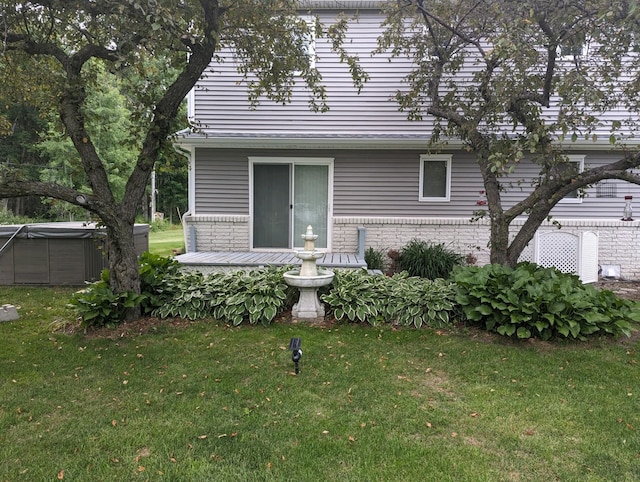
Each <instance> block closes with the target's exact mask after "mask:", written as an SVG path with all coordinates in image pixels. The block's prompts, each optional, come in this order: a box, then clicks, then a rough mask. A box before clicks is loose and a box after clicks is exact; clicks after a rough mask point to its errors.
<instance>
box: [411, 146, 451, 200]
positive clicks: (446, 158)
mask: <svg viewBox="0 0 640 482" xmlns="http://www.w3.org/2000/svg"><path fill="white" fill-rule="evenodd" d="M450 192H451V155H426V154H425V155H422V156H420V195H419V198H418V200H419V201H427V202H428V201H430V202H448V201H449V200H450Z"/></svg>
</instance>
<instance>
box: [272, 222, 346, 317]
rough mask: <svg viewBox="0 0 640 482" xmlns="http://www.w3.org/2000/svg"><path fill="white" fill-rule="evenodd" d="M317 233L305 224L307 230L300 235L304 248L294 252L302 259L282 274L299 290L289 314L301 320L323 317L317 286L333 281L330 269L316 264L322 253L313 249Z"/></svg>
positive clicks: (322, 306)
mask: <svg viewBox="0 0 640 482" xmlns="http://www.w3.org/2000/svg"><path fill="white" fill-rule="evenodd" d="M317 238H318V235H316V234H313V228H312V227H311V226H307V232H306V233H305V234H303V235H302V239H304V249H303V250H302V251H297V252H296V257H297V258H299V259H301V260H302V266H301V267H300V269H293V270H291V271H287V272H286V273H285V274H284V281H285V283H287V284H288V285H289V286H295V287H296V288H298V291H300V299H299V300H298V302H297V303H296V304H295V305H293V310H292V312H291V314H292V315H293V317H294V318H298V319H301V320H303V319H304V320H317V319H322V318H324V305H323V304H322V302H321V301H320V298H318V288H320V287H322V286H326V285H328V284H330V283H331V282H332V281H333V277H334V273H333V271H331V270H328V269H323V268H320V269H318V267H317V266H316V260H317V259H318V258H322V256H323V254H322V253H318V252H316V250H315V241H316V239H317Z"/></svg>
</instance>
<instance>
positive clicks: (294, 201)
mask: <svg viewBox="0 0 640 482" xmlns="http://www.w3.org/2000/svg"><path fill="white" fill-rule="evenodd" d="M274 161H275V160H272V159H269V160H268V161H253V162H252V173H253V182H252V193H253V200H252V203H253V211H252V215H253V220H252V228H253V247H254V248H256V249H260V248H265V249H266V248H273V249H291V248H301V247H302V246H303V244H304V241H303V239H302V238H301V235H302V234H304V233H305V231H306V229H307V226H308V225H311V226H312V227H313V232H314V234H317V235H318V239H317V240H316V247H317V248H326V247H327V245H328V236H329V229H328V228H329V198H330V193H329V176H330V163H329V162H327V161H324V160H323V161H324V162H322V163H319V162H318V161H317V160H316V161H315V162H314V161H310V160H286V161H285V160H278V162H274Z"/></svg>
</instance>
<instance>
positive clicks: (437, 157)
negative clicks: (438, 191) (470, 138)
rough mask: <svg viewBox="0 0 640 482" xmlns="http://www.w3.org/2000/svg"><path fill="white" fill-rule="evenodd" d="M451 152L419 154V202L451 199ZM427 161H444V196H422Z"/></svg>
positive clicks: (447, 200)
mask: <svg viewBox="0 0 640 482" xmlns="http://www.w3.org/2000/svg"><path fill="white" fill-rule="evenodd" d="M452 158H453V156H452V155H451V154H421V155H420V187H419V191H418V201H419V202H449V201H451V160H452ZM427 162H445V163H446V168H447V174H446V179H445V196H443V197H431V196H423V192H424V175H425V165H426V163H427Z"/></svg>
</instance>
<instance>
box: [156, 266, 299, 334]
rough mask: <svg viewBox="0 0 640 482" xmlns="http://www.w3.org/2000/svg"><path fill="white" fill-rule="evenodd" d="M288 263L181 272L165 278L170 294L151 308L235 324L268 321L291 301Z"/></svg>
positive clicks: (161, 313)
mask: <svg viewBox="0 0 640 482" xmlns="http://www.w3.org/2000/svg"><path fill="white" fill-rule="evenodd" d="M289 269H291V267H290V266H285V267H278V268H276V267H271V268H265V269H258V270H252V271H249V272H245V271H236V272H233V273H216V274H213V275H209V276H202V275H201V274H199V273H195V274H194V273H190V274H184V275H182V276H177V277H174V278H169V279H168V280H167V281H166V284H165V287H164V289H165V290H166V291H167V292H171V293H172V294H173V295H172V297H171V298H169V299H167V300H166V302H165V303H164V304H163V305H162V306H160V307H158V308H156V309H155V310H154V311H153V314H154V315H155V316H159V317H162V318H167V317H174V316H179V317H181V318H187V319H190V320H195V319H199V318H207V317H211V318H215V319H217V320H220V321H224V322H228V323H232V324H233V325H239V324H241V323H243V322H245V321H248V322H249V323H251V324H255V323H263V324H268V323H270V322H271V321H273V319H274V318H275V317H276V316H277V315H279V314H280V313H282V312H283V311H284V310H285V309H287V308H289V307H291V305H292V304H293V296H294V291H295V290H293V289H292V288H290V287H289V286H288V285H287V284H286V283H285V282H284V277H283V275H284V273H285V272H286V271H287V270H289Z"/></svg>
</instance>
